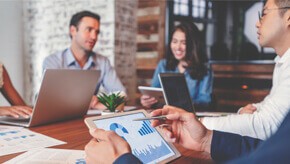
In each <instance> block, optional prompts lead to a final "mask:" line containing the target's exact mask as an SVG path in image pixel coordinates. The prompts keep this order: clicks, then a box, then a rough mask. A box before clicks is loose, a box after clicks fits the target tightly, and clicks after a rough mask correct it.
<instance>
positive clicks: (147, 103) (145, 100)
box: [140, 95, 158, 108]
mask: <svg viewBox="0 0 290 164" xmlns="http://www.w3.org/2000/svg"><path fill="white" fill-rule="evenodd" d="M140 100H141V104H142V105H143V106H144V107H146V108H151V106H152V105H153V104H155V103H157V102H158V101H157V100H156V99H155V97H151V96H148V95H142V96H141V98H140Z"/></svg>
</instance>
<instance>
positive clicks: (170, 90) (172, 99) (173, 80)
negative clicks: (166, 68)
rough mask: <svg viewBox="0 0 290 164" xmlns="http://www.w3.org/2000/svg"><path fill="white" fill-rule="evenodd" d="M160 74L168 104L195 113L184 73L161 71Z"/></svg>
mask: <svg viewBox="0 0 290 164" xmlns="http://www.w3.org/2000/svg"><path fill="white" fill-rule="evenodd" d="M158 75H159V80H160V83H161V86H162V88H163V96H164V99H165V102H166V104H167V105H172V106H175V107H179V108H182V109H184V110H186V111H188V112H192V113H195V110H194V106H193V103H192V100H191V97H190V94H189V90H188V87H187V83H186V80H185V76H184V74H182V73H159V74H158Z"/></svg>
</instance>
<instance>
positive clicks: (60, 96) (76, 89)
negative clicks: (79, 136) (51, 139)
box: [0, 69, 100, 127]
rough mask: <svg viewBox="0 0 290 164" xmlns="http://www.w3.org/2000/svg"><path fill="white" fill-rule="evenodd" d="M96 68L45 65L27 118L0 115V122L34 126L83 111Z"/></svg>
mask: <svg viewBox="0 0 290 164" xmlns="http://www.w3.org/2000/svg"><path fill="white" fill-rule="evenodd" d="M99 77H100V71H96V70H69V69H47V70H46V71H45V73H44V76H43V79H42V84H41V87H40V90H39V94H38V97H37V101H36V103H35V106H34V109H33V112H32V116H31V117H30V119H16V118H12V117H1V118H0V123H5V124H12V125H18V126H25V127H31V126H37V125H42V124H47V123H52V122H57V121H63V120H67V119H72V118H77V117H82V116H84V115H85V114H86V113H87V110H88V108H89V105H90V102H91V99H92V96H93V94H94V91H95V89H96V87H97V83H98V80H99Z"/></svg>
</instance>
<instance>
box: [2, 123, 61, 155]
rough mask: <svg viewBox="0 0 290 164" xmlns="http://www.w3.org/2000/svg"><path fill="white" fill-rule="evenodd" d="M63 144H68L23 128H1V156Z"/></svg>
mask: <svg viewBox="0 0 290 164" xmlns="http://www.w3.org/2000/svg"><path fill="white" fill-rule="evenodd" d="M62 144H66V142H63V141H60V140H56V139H54V138H51V137H48V136H45V135H43V134H40V133H36V132H33V131H31V130H28V129H25V128H22V127H14V126H0V156H3V155H7V154H13V153H19V152H23V151H28V150H32V149H35V148H44V147H50V146H56V145H62Z"/></svg>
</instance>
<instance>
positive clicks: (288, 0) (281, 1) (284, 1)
mask: <svg viewBox="0 0 290 164" xmlns="http://www.w3.org/2000/svg"><path fill="white" fill-rule="evenodd" d="M275 4H276V5H277V6H278V7H279V8H282V7H288V9H281V10H279V11H280V16H281V17H282V16H283V15H284V14H285V13H286V12H287V11H288V10H289V7H290V0H275Z"/></svg>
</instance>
